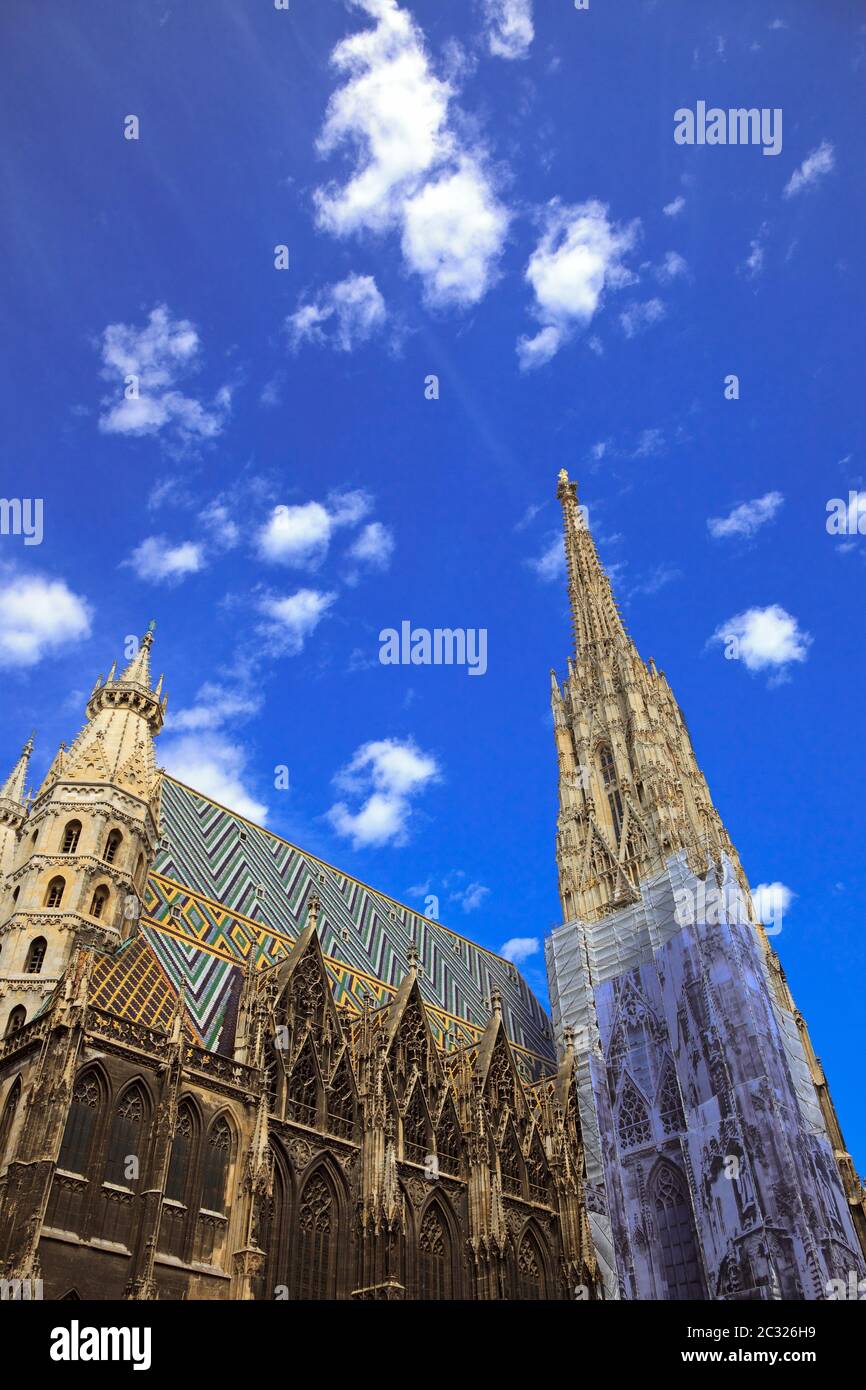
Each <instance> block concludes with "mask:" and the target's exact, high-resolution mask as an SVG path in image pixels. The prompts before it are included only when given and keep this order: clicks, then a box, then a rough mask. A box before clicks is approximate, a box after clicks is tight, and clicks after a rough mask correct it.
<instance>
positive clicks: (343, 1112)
mask: <svg viewBox="0 0 866 1390" xmlns="http://www.w3.org/2000/svg"><path fill="white" fill-rule="evenodd" d="M354 1128H355V1092H354V1088H353V1086H352V1074H351V1071H350V1069H349V1061H348V1057H347V1056H346V1054H345V1053H344V1054H343V1056H342V1058H341V1059H340V1062H339V1063H338V1065H337V1069H336V1071H335V1072H334V1075H333V1077H332V1079H331V1085H330V1086H329V1088H328V1129H329V1130H330V1131H331V1133H332V1134H341V1135H343V1137H344V1138H346V1139H351V1137H352V1134H353V1132H354Z"/></svg>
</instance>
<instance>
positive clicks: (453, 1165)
mask: <svg viewBox="0 0 866 1390" xmlns="http://www.w3.org/2000/svg"><path fill="white" fill-rule="evenodd" d="M462 1147H463V1144H462V1140H461V1137H460V1127H459V1125H458V1123H457V1116H456V1115H455V1113H454V1107H453V1106H452V1105H451V1104H450V1102H447V1101H446V1103H445V1105H444V1107H443V1110H442V1114H441V1115H440V1117H439V1125H438V1127H437V1130H436V1157H437V1159H438V1160H439V1167H440V1168H441V1169H444V1170H445V1172H446V1173H459V1172H460V1151H461V1149H462Z"/></svg>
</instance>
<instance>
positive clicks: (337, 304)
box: [286, 275, 387, 352]
mask: <svg viewBox="0 0 866 1390" xmlns="http://www.w3.org/2000/svg"><path fill="white" fill-rule="evenodd" d="M386 318H387V313H386V310H385V301H384V299H383V298H382V295H381V294H380V292H379V289H378V287H377V285H376V281H375V280H374V279H373V277H372V275H349V276H347V277H346V279H345V280H340V281H339V282H338V283H337V284H335V285H328V286H327V288H326V289H324V290H321V291H320V292H319V294H318V295H317V296H316V298H315V299H314V300H312V302H310V303H306V304H302V305H301V306H300V307H299V308H298V309H297V310H296V311H295V313H294V314H290V315H289V317H288V318H287V319H286V327H287V329H288V331H289V336H290V339H291V344H292V347H293V348H294V349H295V351H297V349H298V348H299V347H300V346H301V344H302V343H305V342H312V343H319V344H327V345H329V346H331V347H334V348H336V349H337V350H338V351H340V352H351V351H352V350H353V348H355V347H357V345H358V344H359V343H364V342H367V341H368V339H370V338H371V337H372V336H373V335H374V334H375V333H377V332H378V331H379V330H380V329H381V328H382V327H383V326H384V323H385V320H386Z"/></svg>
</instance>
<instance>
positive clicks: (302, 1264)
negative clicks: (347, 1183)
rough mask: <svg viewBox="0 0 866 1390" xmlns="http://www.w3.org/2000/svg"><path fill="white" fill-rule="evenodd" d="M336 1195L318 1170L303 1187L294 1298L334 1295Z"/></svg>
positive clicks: (299, 1209)
mask: <svg viewBox="0 0 866 1390" xmlns="http://www.w3.org/2000/svg"><path fill="white" fill-rule="evenodd" d="M336 1264H337V1199H336V1197H335V1195H334V1189H333V1187H332V1186H331V1184H330V1182H329V1181H328V1179H327V1177H326V1176H325V1174H324V1173H322V1172H321V1171H319V1172H315V1173H313V1175H312V1177H310V1178H309V1179H308V1181H307V1183H306V1185H305V1187H304V1190H303V1192H302V1194H301V1200H300V1205H299V1207H298V1298H334V1297H335V1294H336V1287H335V1286H336Z"/></svg>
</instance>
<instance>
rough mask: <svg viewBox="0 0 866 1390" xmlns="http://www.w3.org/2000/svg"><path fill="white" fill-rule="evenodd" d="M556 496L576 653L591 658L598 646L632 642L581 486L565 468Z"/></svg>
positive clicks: (562, 471)
mask: <svg viewBox="0 0 866 1390" xmlns="http://www.w3.org/2000/svg"><path fill="white" fill-rule="evenodd" d="M556 495H557V497H558V498H559V501H560V503H561V505H562V518H563V524H564V527H565V564H566V569H567V573H568V596H569V600H570V602H571V622H572V627H573V628H574V645H575V652H576V653H577V654H578V655H579V656H584V655H587V654H588V652H587V649H588V648H589V647H590V646H591V644H592V643H595V642H608V641H611V640H613V641H619V642H621V643H623V644H626V643H628V642H629V638H628V635H627V633H626V630H625V627H624V626H623V622H622V619H621V617H620V615H619V609H618V607H617V604H616V600H615V599H614V596H613V592H612V590H611V587H610V580H609V579H608V577H607V574H606V573H605V571H604V569H603V567H602V565H601V562H600V560H599V558H598V554H597V552H596V549H595V544H594V542H593V539H592V536H591V534H590V530H589V526H588V525H587V521H586V511H585V508H583V507H581V506H580V504H579V503H578V500H577V483H576V482H570V481H569V477H568V474H567V473H566V471H565V469H564V468H563V469H562V470H561V472H560V474H559V485H558V487H557V489H556Z"/></svg>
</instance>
